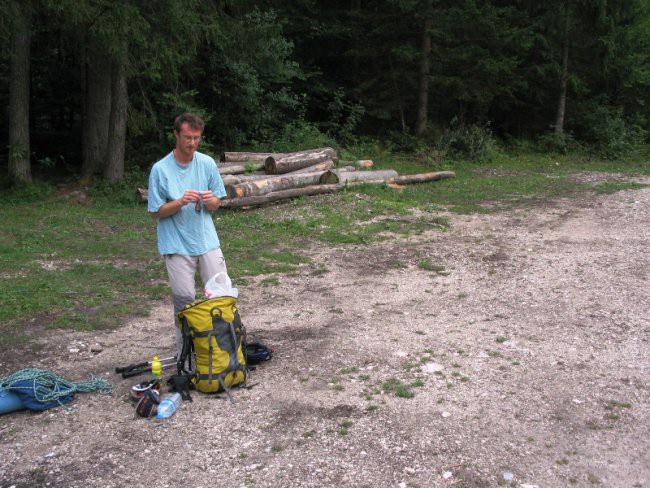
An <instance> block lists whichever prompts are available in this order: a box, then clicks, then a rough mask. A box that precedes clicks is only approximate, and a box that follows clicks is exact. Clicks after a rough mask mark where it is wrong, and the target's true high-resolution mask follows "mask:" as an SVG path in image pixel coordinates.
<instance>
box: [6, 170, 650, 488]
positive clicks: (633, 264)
mask: <svg viewBox="0 0 650 488" xmlns="http://www.w3.org/2000/svg"><path fill="white" fill-rule="evenodd" d="M582 177H583V178H584V179H585V181H594V182H596V181H600V180H602V178H607V177H608V176H607V175H600V174H585V175H582ZM644 181H645V182H646V183H648V181H647V179H645V180H644ZM437 216H440V215H437ZM445 216H446V217H448V218H449V221H450V224H451V225H450V228H449V230H447V231H445V232H441V231H440V230H438V229H431V230H430V231H428V232H424V233H423V234H420V235H417V236H411V237H409V238H404V237H398V236H387V237H389V238H388V239H386V240H383V241H381V242H377V243H373V244H369V245H364V246H341V247H337V248H319V249H312V250H311V251H309V255H310V257H311V258H312V260H313V263H312V264H310V265H304V266H302V267H300V269H299V271H298V272H296V273H294V274H291V275H283V276H278V283H276V284H274V283H270V282H269V280H268V279H267V280H266V281H263V277H260V278H255V279H250V280H249V281H248V283H247V284H246V285H245V286H241V287H240V295H241V296H240V300H239V308H240V311H241V314H242V318H243V320H244V323H245V325H246V326H247V329H248V332H249V334H251V335H253V336H255V337H256V338H258V339H261V340H262V341H264V342H267V343H268V344H270V345H271V346H272V347H274V348H275V355H274V357H273V359H272V360H271V361H269V362H267V363H264V364H262V365H261V366H259V367H258V368H257V369H256V370H254V371H252V372H251V375H250V380H249V386H250V388H247V389H241V388H239V389H235V390H233V394H234V397H235V400H236V402H235V403H231V402H230V401H229V400H228V399H227V398H226V397H225V396H224V395H218V396H210V395H205V394H201V393H197V392H194V393H193V394H192V396H193V400H194V401H193V402H191V403H190V402H184V403H183V404H182V405H181V408H180V409H179V411H178V412H177V413H176V414H175V415H174V416H173V417H171V418H170V419H168V420H165V421H157V420H155V419H147V418H140V417H137V416H136V415H135V412H134V407H133V405H132V404H131V402H130V401H129V399H128V393H129V390H130V388H131V386H132V385H134V384H135V383H138V382H140V381H142V380H143V379H146V376H145V377H137V378H131V379H126V380H125V379H122V378H121V377H120V376H119V375H116V374H115V372H114V368H115V366H117V365H125V364H129V363H133V362H139V361H142V360H146V359H150V358H151V357H152V356H153V355H154V354H160V355H161V356H168V355H172V354H173V349H172V348H173V333H172V329H171V327H172V326H171V304H170V303H168V302H165V303H159V304H156V306H155V307H154V309H153V311H152V313H151V315H150V316H149V317H146V318H137V319H133V320H130V321H128V322H127V323H125V324H124V325H123V327H121V328H120V329H119V330H114V331H104V332H61V331H59V332H51V333H44V334H42V335H39V336H38V337H35V338H34V341H35V342H34V343H33V344H32V345H31V346H32V348H33V352H29V351H27V352H26V351H13V352H12V351H6V353H5V354H4V355H3V359H2V362H1V363H0V375H2V376H6V375H9V374H11V373H12V372H14V371H15V370H16V369H18V368H21V367H35V368H43V369H47V370H50V371H54V372H56V373H57V374H59V375H61V376H63V377H65V378H66V379H68V380H71V381H81V380H86V379H88V378H89V377H90V375H96V376H101V377H103V378H106V379H108V380H110V381H111V382H112V384H113V393H112V394H111V395H108V396H107V395H101V394H99V393H79V394H77V395H75V397H74V400H73V401H72V402H71V403H69V404H67V405H66V406H62V407H58V408H55V409H52V410H48V411H46V412H42V413H36V412H30V411H21V412H14V413H10V414H6V415H2V416H1V417H0V446H1V448H2V458H1V460H0V486H1V487H3V488H6V487H10V486H14V487H16V488H19V487H33V486H50V487H125V486H129V487H149V486H157V487H160V488H162V487H181V486H183V487H186V486H189V487H211V486H227V487H239V486H242V487H246V486H256V487H329V486H343V487H348V486H350V487H362V486H368V487H447V486H455V487H458V486H464V487H486V486H519V487H522V488H524V487H527V488H531V487H540V488H541V487H566V486H607V487H645V486H650V401H649V400H650V394H649V385H650V352H649V351H650V350H649V347H648V339H649V338H650V296H649V292H648V290H649V286H648V269H649V264H650V258H649V254H648V249H649V248H650V247H649V241H650V188H647V187H646V188H642V189H639V190H626V191H621V192H618V193H614V194H596V193H589V194H582V195H580V196H576V197H575V198H567V199H558V200H552V201H544V202H537V203H536V204H535V205H534V206H531V207H528V208H520V209H514V210H508V211H502V212H499V213H493V214H476V215H469V216H459V215H454V214H449V215H445ZM413 217H414V218H415V217H421V215H415V214H414V216H413ZM324 269H325V271H324ZM267 278H268V277H267ZM91 349H94V350H95V352H93V351H91ZM98 350H99V351H98ZM17 353H20V355H21V361H20V362H17V361H16V357H17V356H16V354H17ZM25 358H27V359H25Z"/></svg>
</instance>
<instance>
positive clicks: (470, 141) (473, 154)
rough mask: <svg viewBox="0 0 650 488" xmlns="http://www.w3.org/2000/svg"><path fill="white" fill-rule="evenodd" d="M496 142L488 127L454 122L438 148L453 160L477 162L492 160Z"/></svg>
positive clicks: (441, 139)
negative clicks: (463, 159)
mask: <svg viewBox="0 0 650 488" xmlns="http://www.w3.org/2000/svg"><path fill="white" fill-rule="evenodd" d="M494 146H495V141H494V138H493V136H492V131H491V130H490V128H489V126H488V125H485V126H482V125H475V124H472V125H465V124H458V123H456V122H455V121H452V124H451V126H450V128H449V129H447V130H446V131H445V133H444V134H443V135H442V137H441V138H440V141H439V142H438V148H439V149H440V150H442V151H446V152H447V155H449V156H450V157H452V158H467V159H471V160H473V161H475V162H479V163H481V162H485V161H488V160H489V159H490V156H491V153H492V151H493V150H494Z"/></svg>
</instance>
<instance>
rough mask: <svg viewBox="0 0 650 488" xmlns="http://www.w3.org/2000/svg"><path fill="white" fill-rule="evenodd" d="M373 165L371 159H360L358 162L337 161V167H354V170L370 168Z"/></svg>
mask: <svg viewBox="0 0 650 488" xmlns="http://www.w3.org/2000/svg"><path fill="white" fill-rule="evenodd" d="M373 164H374V163H373V162H372V160H371V159H360V160H358V161H345V160H341V161H339V166H354V167H355V168H370V167H372V165H373Z"/></svg>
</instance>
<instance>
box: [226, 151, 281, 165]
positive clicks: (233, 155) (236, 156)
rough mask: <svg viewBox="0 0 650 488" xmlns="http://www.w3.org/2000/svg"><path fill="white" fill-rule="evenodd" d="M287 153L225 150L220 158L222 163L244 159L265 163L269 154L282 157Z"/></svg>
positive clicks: (238, 161) (237, 161)
mask: <svg viewBox="0 0 650 488" xmlns="http://www.w3.org/2000/svg"><path fill="white" fill-rule="evenodd" d="M284 154H285V153H258V152H224V153H222V154H221V156H220V158H219V160H220V161H221V162H222V163H240V162H242V161H257V162H260V163H263V162H264V161H265V160H266V158H268V157H269V156H274V157H276V158H281V157H282V156H283V155H284Z"/></svg>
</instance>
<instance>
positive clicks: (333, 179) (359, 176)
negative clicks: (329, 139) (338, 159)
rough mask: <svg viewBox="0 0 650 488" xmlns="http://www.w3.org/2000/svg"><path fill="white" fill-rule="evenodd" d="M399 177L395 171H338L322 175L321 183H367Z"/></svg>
mask: <svg viewBox="0 0 650 488" xmlns="http://www.w3.org/2000/svg"><path fill="white" fill-rule="evenodd" d="M396 176H398V174H397V171H395V170H393V169H382V170H377V171H338V170H328V171H326V172H325V173H323V174H322V176H321V177H320V180H319V182H320V183H321V184H330V185H332V184H337V183H346V182H350V183H352V182H357V181H358V182H365V181H372V182H377V181H388V180H390V179H391V178H395V177H396Z"/></svg>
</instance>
